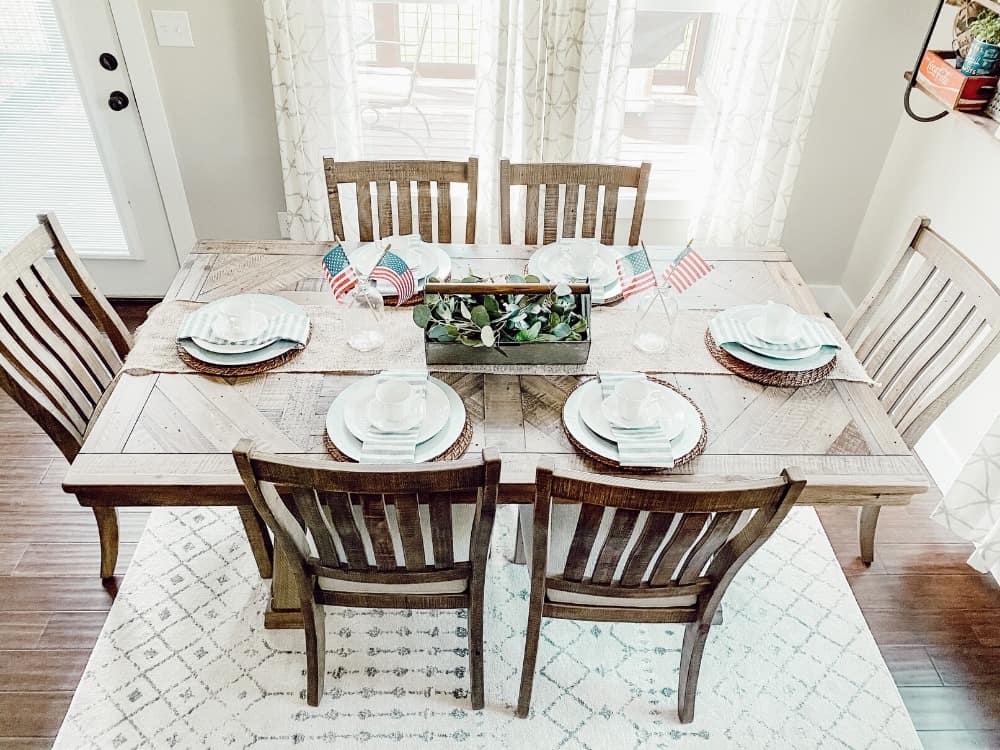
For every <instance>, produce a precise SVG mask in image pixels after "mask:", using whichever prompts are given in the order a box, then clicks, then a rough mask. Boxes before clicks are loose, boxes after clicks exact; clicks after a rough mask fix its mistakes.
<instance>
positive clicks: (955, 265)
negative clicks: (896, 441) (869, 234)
mask: <svg viewBox="0 0 1000 750" xmlns="http://www.w3.org/2000/svg"><path fill="white" fill-rule="evenodd" d="M845 335H846V337H847V341H848V343H849V344H850V345H851V346H852V347H853V348H854V351H855V353H856V354H857V355H858V359H859V360H860V361H861V363H862V364H863V365H864V366H865V368H866V369H867V371H868V373H869V374H870V375H871V376H872V379H873V380H875V381H876V383H877V386H876V387H877V388H878V396H879V400H880V401H881V402H882V404H883V406H884V407H885V409H886V411H887V413H888V414H889V416H890V418H891V419H892V421H893V423H894V424H895V425H896V426H897V428H898V429H899V431H900V433H901V434H902V436H903V438H904V440H905V441H906V443H907V444H908V445H911V446H912V445H914V444H915V443H916V442H917V441H918V440H919V439H920V437H921V435H923V433H924V432H925V431H926V430H927V428H928V427H930V425H931V424H932V423H933V422H934V420H935V419H937V417H938V416H940V414H941V412H943V411H944V409H945V408H946V407H947V406H948V404H950V403H951V402H952V401H953V400H954V399H955V398H956V397H957V396H958V394H959V393H961V391H962V390H963V389H964V388H965V387H966V386H967V385H968V384H969V383H970V382H972V380H974V379H975V378H976V376H978V375H979V373H981V372H982V371H983V369H984V368H985V367H986V366H987V365H988V364H989V363H990V361H992V360H993V358H994V357H995V356H996V355H997V354H998V353H1000V289H998V288H997V285H996V284H994V283H993V282H992V281H990V279H989V278H988V277H987V276H986V274H984V273H983V272H982V271H981V270H980V269H979V268H977V267H976V266H975V264H974V263H972V261H970V260H969V259H968V258H967V257H966V256H965V255H963V254H962V253H961V252H959V250H958V249H957V248H955V247H953V246H952V245H950V244H949V243H948V242H946V241H945V240H944V239H943V238H942V237H941V236H940V235H939V234H937V233H936V232H934V231H933V230H932V229H930V221H929V220H928V219H925V218H918V219H917V220H916V221H914V223H913V225H912V226H911V227H910V230H909V231H908V233H907V235H906V241H905V242H904V244H903V248H902V250H901V251H900V252H899V253H898V254H897V256H896V258H895V259H894V260H893V262H892V263H891V264H890V265H889V267H888V268H887V269H886V271H885V273H884V274H883V276H882V278H880V279H879V280H878V282H876V284H875V286H874V288H873V289H872V291H871V293H870V294H869V295H868V297H867V298H866V299H865V301H864V302H862V304H861V306H860V307H859V308H858V310H857V312H856V313H855V315H854V317H853V318H852V320H851V321H850V322H849V323H848V325H847V329H846V332H845Z"/></svg>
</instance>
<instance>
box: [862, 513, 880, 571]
mask: <svg viewBox="0 0 1000 750" xmlns="http://www.w3.org/2000/svg"><path fill="white" fill-rule="evenodd" d="M881 510H882V506H881V505H865V506H864V507H862V508H861V511H860V513H859V514H858V541H859V543H860V545H861V562H863V563H864V564H865V565H871V564H872V562H874V561H875V527H876V526H877V525H878V514H879V511H881Z"/></svg>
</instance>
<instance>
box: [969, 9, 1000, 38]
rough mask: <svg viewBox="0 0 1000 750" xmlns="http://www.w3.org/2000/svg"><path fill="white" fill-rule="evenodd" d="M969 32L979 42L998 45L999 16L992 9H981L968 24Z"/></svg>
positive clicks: (999, 34) (999, 36)
mask: <svg viewBox="0 0 1000 750" xmlns="http://www.w3.org/2000/svg"><path fill="white" fill-rule="evenodd" d="M969 32H970V33H971V34H972V36H973V37H975V38H976V39H978V40H979V41H981V42H986V43H987V44H998V45H1000V16H998V15H997V14H996V13H994V12H993V11H992V10H983V11H982V12H981V13H980V14H979V15H978V16H976V20H975V21H973V22H972V23H970V24H969Z"/></svg>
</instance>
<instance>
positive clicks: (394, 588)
mask: <svg viewBox="0 0 1000 750" xmlns="http://www.w3.org/2000/svg"><path fill="white" fill-rule="evenodd" d="M317 583H318V584H319V587H320V588H321V589H323V590H324V591H340V592H342V593H355V594H362V593H363V594H464V593H465V592H466V591H467V590H468V588H469V579H468V578H459V579H456V580H454V581H440V582H438V583H408V584H395V583H359V582H357V581H342V580H340V579H338V578H322V577H321V578H319V579H317Z"/></svg>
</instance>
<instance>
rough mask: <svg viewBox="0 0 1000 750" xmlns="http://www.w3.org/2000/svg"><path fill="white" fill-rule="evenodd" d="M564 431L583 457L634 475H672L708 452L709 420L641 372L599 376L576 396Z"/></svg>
mask: <svg viewBox="0 0 1000 750" xmlns="http://www.w3.org/2000/svg"><path fill="white" fill-rule="evenodd" d="M562 420H563V429H564V431H565V432H566V435H567V437H568V438H569V440H570V442H571V443H572V444H573V445H574V447H576V449H577V450H579V451H580V452H581V453H583V454H584V455H586V456H588V457H589V458H592V459H593V460H595V461H597V462H598V463H601V464H604V465H605V466H612V467H615V468H621V469H625V470H627V471H633V472H644V473H645V472H658V471H668V470H670V469H674V468H677V467H678V466H681V465H683V464H686V463H688V462H689V461H691V460H692V459H694V458H696V457H697V456H699V455H701V453H702V452H703V451H704V450H705V443H706V440H707V431H706V425H705V418H704V415H703V414H702V413H701V410H700V409H699V408H698V407H697V406H696V405H695V403H694V402H693V401H692V400H691V399H690V398H688V397H687V396H686V395H684V394H682V393H681V392H680V391H678V390H677V389H676V388H674V387H673V386H672V385H670V384H669V383H667V382H665V381H663V380H659V379H657V378H654V377H652V376H648V375H644V374H643V373H639V372H610V371H605V372H600V373H598V376H597V378H596V379H593V380H588V381H586V382H584V383H582V384H581V385H580V386H579V387H578V388H576V390H574V391H573V392H572V393H571V394H570V395H569V398H567V399H566V403H565V404H564V405H563V411H562Z"/></svg>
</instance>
